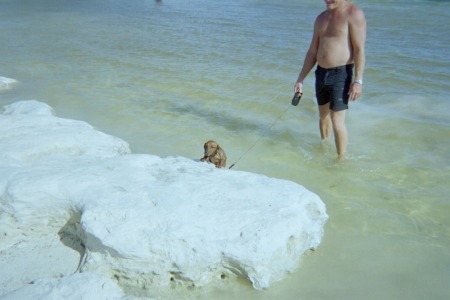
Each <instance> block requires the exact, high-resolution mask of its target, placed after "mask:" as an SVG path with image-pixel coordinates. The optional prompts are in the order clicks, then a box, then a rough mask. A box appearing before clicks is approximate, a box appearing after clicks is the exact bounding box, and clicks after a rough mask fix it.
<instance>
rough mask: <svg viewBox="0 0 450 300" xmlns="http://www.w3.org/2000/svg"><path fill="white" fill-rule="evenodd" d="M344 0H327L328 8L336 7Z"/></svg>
mask: <svg viewBox="0 0 450 300" xmlns="http://www.w3.org/2000/svg"><path fill="white" fill-rule="evenodd" d="M342 2H344V0H325V4H326V5H327V9H328V10H333V9H336V8H337V7H338V6H339V5H341V4H342Z"/></svg>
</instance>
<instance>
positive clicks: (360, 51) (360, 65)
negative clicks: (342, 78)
mask: <svg viewBox="0 0 450 300" xmlns="http://www.w3.org/2000/svg"><path fill="white" fill-rule="evenodd" d="M349 27H350V40H351V43H352V48H353V60H354V62H355V78H354V81H353V83H352V85H351V88H350V91H349V94H350V100H356V99H358V98H359V97H361V95H362V81H363V76H364V67H365V64H366V54H365V43H366V18H365V16H364V13H363V12H362V10H360V9H359V8H356V7H355V9H354V10H353V11H352V13H351V15H350V19H349Z"/></svg>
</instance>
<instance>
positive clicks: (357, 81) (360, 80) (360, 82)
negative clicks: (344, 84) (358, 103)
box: [353, 79, 363, 85]
mask: <svg viewBox="0 0 450 300" xmlns="http://www.w3.org/2000/svg"><path fill="white" fill-rule="evenodd" d="M353 83H359V84H361V85H362V84H363V80H362V79H355V80H354V81H353Z"/></svg>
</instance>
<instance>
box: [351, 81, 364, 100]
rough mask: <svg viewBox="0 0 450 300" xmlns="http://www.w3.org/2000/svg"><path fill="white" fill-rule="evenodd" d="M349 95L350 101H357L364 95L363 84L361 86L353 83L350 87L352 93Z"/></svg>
mask: <svg viewBox="0 0 450 300" xmlns="http://www.w3.org/2000/svg"><path fill="white" fill-rule="evenodd" d="M348 94H349V95H350V100H351V101H355V100H356V99H358V98H359V97H361V95H362V84H359V83H357V82H353V83H352V85H351V86H350V91H348Z"/></svg>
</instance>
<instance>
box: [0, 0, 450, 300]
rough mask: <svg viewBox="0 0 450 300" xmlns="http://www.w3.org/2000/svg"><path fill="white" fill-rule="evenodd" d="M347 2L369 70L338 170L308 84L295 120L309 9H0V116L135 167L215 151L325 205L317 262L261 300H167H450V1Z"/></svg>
mask: <svg viewBox="0 0 450 300" xmlns="http://www.w3.org/2000/svg"><path fill="white" fill-rule="evenodd" d="M354 2H355V3H357V4H358V5H359V6H360V7H361V8H362V9H363V10H364V12H365V14H366V19H367V24H368V39H367V44H366V54H367V66H366V73H365V85H364V96H363V98H362V99H360V100H359V101H357V102H354V103H351V107H350V109H349V111H348V113H347V126H348V130H349V134H350V143H349V148H348V150H349V153H348V158H347V159H346V161H345V162H343V163H337V162H336V153H335V149H334V145H333V144H332V143H329V144H327V143H325V144H322V143H321V141H320V135H319V130H318V113H317V107H316V104H315V99H314V91H313V83H314V79H313V74H312V73H311V74H310V76H309V77H308V79H307V80H306V91H305V93H304V96H303V99H302V100H301V103H300V104H299V106H297V107H292V106H290V100H291V98H292V94H293V84H294V82H295V80H296V78H297V75H298V72H299V71H300V67H301V64H302V62H303V58H304V55H305V53H306V50H307V48H308V46H309V42H310V39H311V34H312V25H313V22H314V19H315V16H316V15H317V14H318V13H320V12H321V11H322V10H323V9H324V8H325V5H324V2H323V1H319V0H310V1H306V0H302V1H301V0H277V1H273V0H272V1H269V0H227V1H219V0H162V1H160V2H157V1H153V0H127V1H125V0H40V1H35V0H0V28H1V30H0V41H1V44H0V76H4V77H9V78H14V79H16V80H18V81H19V83H18V84H17V85H15V86H14V88H12V89H9V90H6V91H1V92H0V105H2V106H3V105H6V104H9V103H12V102H14V101H16V100H29V99H36V100H39V101H43V102H46V103H48V104H49V105H51V106H52V107H53V108H54V109H55V111H56V113H57V115H58V116H60V117H65V118H73V119H78V120H83V121H86V122H88V123H90V124H92V125H93V126H95V127H96V128H97V129H99V130H101V131H104V132H106V133H109V134H112V135H115V136H118V137H120V138H122V139H124V140H126V141H128V142H129V143H130V145H131V149H132V151H133V152H135V153H151V154H156V155H159V156H162V157H166V156H185V157H190V158H193V159H198V158H200V157H201V156H202V145H203V143H204V142H205V141H206V140H208V139H215V140H217V142H218V143H219V144H220V145H222V147H223V148H224V149H225V150H226V152H227V154H228V160H229V164H231V163H233V162H236V161H237V163H236V165H235V167H234V169H236V170H245V171H249V172H254V173H261V174H265V175H268V176H271V177H277V178H284V179H289V180H291V181H294V182H297V183H299V184H302V185H304V186H305V187H306V188H308V189H309V190H311V191H313V192H315V193H317V194H318V195H319V196H320V197H321V198H322V200H323V201H324V202H325V204H326V205H327V209H328V214H329V216H330V219H329V221H328V223H327V225H326V227H325V235H324V237H323V241H322V243H321V245H320V246H319V248H318V249H317V250H316V251H315V252H314V253H311V254H308V255H307V256H305V257H303V259H302V261H301V263H300V265H299V268H298V270H297V271H296V272H295V273H293V274H289V275H287V276H286V278H285V279H284V280H283V281H281V282H278V283H275V284H273V285H272V286H271V287H270V288H269V289H267V290H264V291H256V290H254V289H252V288H251V287H250V285H248V284H246V283H244V282H224V284H223V286H214V287H205V288H198V289H193V290H186V289H183V288H180V289H174V290H171V291H168V292H167V294H165V295H160V296H162V297H163V298H167V299H450V285H449V283H450V184H449V179H450V167H449V164H450V153H449V149H450V116H449V112H450V100H449V96H450V90H449V82H450V55H449V53H450V52H449V49H450V36H449V32H450V21H449V20H450V1H419V0H411V1H405V0H398V1H393V0H392V1H390V0H371V1H362V0H361V1H354ZM280 200H282V199H280ZM154 296H155V295H154ZM156 296H158V295H156Z"/></svg>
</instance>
